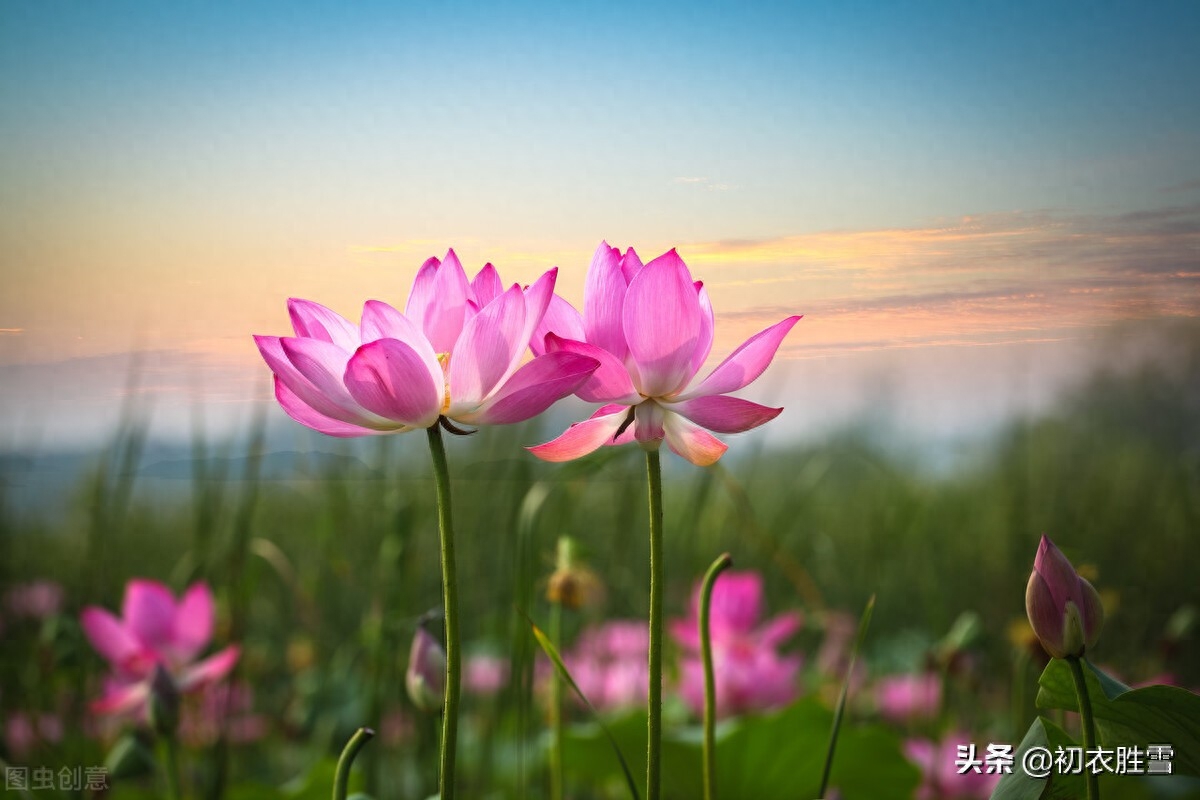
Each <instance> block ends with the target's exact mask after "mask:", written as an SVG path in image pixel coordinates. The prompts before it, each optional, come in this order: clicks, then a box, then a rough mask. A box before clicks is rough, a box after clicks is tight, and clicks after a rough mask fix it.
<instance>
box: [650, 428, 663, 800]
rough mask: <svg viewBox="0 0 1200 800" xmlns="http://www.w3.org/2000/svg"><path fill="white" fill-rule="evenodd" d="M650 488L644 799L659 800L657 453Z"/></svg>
mask: <svg viewBox="0 0 1200 800" xmlns="http://www.w3.org/2000/svg"><path fill="white" fill-rule="evenodd" d="M646 477H647V482H648V483H649V489H650V492H649V494H650V685H649V687H648V691H647V692H646V733H647V744H646V800H658V797H659V794H660V792H661V785H662V765H661V764H660V763H659V757H660V755H659V754H660V753H661V751H662V646H663V589H664V588H665V587H664V585H663V584H664V583H665V582H666V577H665V575H664V572H665V570H664V564H663V509H662V466H661V464H660V463H659V457H658V451H657V450H647V451H646Z"/></svg>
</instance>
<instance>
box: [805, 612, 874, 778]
mask: <svg viewBox="0 0 1200 800" xmlns="http://www.w3.org/2000/svg"><path fill="white" fill-rule="evenodd" d="M874 611H875V595H871V598H870V599H869V600H867V607H866V608H864V609H863V613H862V616H861V617H859V619H858V635H857V636H855V637H854V647H853V648H852V649H851V650H850V663H849V664H847V665H846V679H845V680H844V681H843V682H842V692H841V694H840V695H838V703H837V710H836V711H834V713H833V730H831V731H830V732H829V749H828V750H827V751H826V753H825V766H824V768H822V770H821V787H820V788H819V789H817V797H818V798H824V797H825V790H826V789H827V788H828V787H829V773H830V770H832V769H833V751H834V749H836V747H837V738H838V731H839V730H841V727H842V716H843V715H844V714H845V711H846V698H847V697H849V695H850V678H851V677H852V676H853V675H854V662H855V661H857V660H858V651H859V649H861V648H862V643H863V640H864V639H866V638H867V628H869V627H871V614H872V613H873V612H874Z"/></svg>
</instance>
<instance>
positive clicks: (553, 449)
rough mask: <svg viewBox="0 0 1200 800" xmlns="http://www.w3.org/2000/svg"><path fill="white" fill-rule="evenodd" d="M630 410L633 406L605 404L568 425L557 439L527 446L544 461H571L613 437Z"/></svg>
mask: <svg viewBox="0 0 1200 800" xmlns="http://www.w3.org/2000/svg"><path fill="white" fill-rule="evenodd" d="M614 409H616V410H614ZM628 414H629V409H628V408H625V407H623V406H605V407H603V408H601V409H600V410H598V411H597V412H596V413H595V414H593V415H592V417H591V418H590V419H587V420H584V421H583V422H576V423H575V424H574V425H572V426H571V427H569V428H567V429H566V430H565V431H564V432H563V433H562V435H560V436H559V437H558V438H557V439H554V440H552V441H549V442H546V443H545V444H539V445H536V446H534V447H529V448H526V449H527V450H529V452H531V453H533V454H534V455H535V456H537V457H538V458H540V459H542V460H543V461H571V460H572V459H576V458H580V457H582V456H586V455H587V454H588V453H590V452H592V451H593V450H596V449H598V448H600V447H601V446H603V445H604V444H605V442H606V441H608V440H610V439H612V437H613V434H614V433H616V432H617V428H619V427H621V423H622V422H624V421H625V417H626V416H627V415H628Z"/></svg>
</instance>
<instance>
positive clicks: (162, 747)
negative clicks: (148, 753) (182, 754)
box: [158, 736, 183, 800]
mask: <svg viewBox="0 0 1200 800" xmlns="http://www.w3.org/2000/svg"><path fill="white" fill-rule="evenodd" d="M158 754H159V758H160V759H161V761H162V768H163V774H164V775H165V776H166V779H167V798H168V800H179V798H181V797H182V796H183V795H181V794H180V793H179V748H178V747H176V745H175V737H174V736H160V737H158Z"/></svg>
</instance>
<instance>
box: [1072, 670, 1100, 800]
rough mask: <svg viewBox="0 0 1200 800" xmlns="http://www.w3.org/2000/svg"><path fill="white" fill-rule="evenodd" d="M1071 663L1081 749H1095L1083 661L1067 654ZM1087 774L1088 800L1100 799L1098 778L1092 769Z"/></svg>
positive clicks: (1094, 732) (1089, 750) (1090, 702)
mask: <svg viewBox="0 0 1200 800" xmlns="http://www.w3.org/2000/svg"><path fill="white" fill-rule="evenodd" d="M1067 663H1068V664H1070V665H1071V677H1073V678H1074V679H1075V694H1076V695H1077V696H1078V697H1079V718H1080V721H1081V722H1082V723H1083V751H1084V752H1085V753H1090V752H1092V751H1093V750H1095V749H1096V718H1095V717H1094V716H1092V698H1091V697H1089V696H1088V690H1087V681H1086V680H1085V679H1084V677H1083V661H1081V660H1080V659H1079V657H1078V656H1067ZM1084 774H1086V775H1087V796H1088V800H1100V778H1099V776H1098V775H1097V774H1096V773H1095V771H1093V770H1090V769H1089V770H1084Z"/></svg>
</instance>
